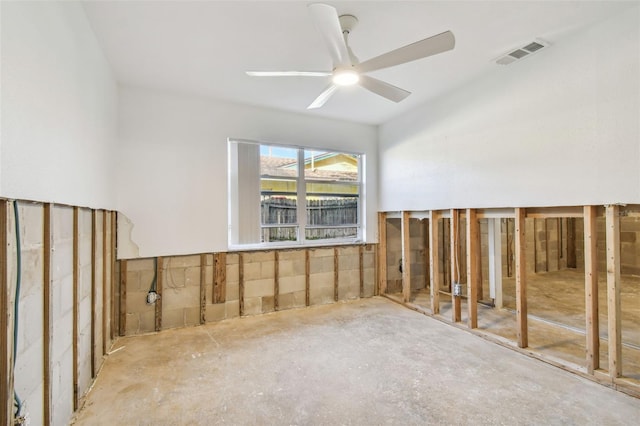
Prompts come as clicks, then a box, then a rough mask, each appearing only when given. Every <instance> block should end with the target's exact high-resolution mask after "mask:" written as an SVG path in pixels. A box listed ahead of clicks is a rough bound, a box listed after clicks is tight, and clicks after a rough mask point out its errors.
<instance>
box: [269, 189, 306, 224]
mask: <svg viewBox="0 0 640 426" xmlns="http://www.w3.org/2000/svg"><path fill="white" fill-rule="evenodd" d="M297 209H298V202H297V200H296V198H291V197H283V196H280V195H265V194H262V197H261V203H260V211H261V217H262V224H263V225H283V224H296V223H298V216H297V211H298V210H297Z"/></svg>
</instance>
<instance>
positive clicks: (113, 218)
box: [109, 211, 117, 341]
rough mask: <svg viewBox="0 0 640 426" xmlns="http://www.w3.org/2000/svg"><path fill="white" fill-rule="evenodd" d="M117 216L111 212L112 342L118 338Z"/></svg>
mask: <svg viewBox="0 0 640 426" xmlns="http://www.w3.org/2000/svg"><path fill="white" fill-rule="evenodd" d="M116 216H117V213H116V212H115V211H111V240H110V243H111V264H110V265H109V266H110V267H111V318H110V319H111V321H110V323H111V326H110V327H109V329H110V335H111V341H113V340H114V339H115V338H116V255H117V253H116V241H117V233H116V229H117V228H116Z"/></svg>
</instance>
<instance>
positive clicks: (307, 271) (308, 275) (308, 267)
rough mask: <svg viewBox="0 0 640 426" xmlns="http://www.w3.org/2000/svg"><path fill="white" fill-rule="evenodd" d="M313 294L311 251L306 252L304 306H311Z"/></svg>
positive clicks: (306, 250)
mask: <svg viewBox="0 0 640 426" xmlns="http://www.w3.org/2000/svg"><path fill="white" fill-rule="evenodd" d="M310 293H311V261H310V259H309V249H305V250H304V304H305V306H309V299H310Z"/></svg>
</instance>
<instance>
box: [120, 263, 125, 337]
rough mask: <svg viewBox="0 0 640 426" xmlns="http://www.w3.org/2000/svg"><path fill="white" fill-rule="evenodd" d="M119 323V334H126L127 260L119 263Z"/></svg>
mask: <svg viewBox="0 0 640 426" xmlns="http://www.w3.org/2000/svg"><path fill="white" fill-rule="evenodd" d="M119 314H120V321H119V334H120V336H124V335H125V334H126V332H127V259H122V260H121V261H120V312H119Z"/></svg>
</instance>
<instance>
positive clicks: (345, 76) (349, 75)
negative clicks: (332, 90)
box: [333, 69, 360, 86]
mask: <svg viewBox="0 0 640 426" xmlns="http://www.w3.org/2000/svg"><path fill="white" fill-rule="evenodd" d="M358 81H360V75H358V73H357V72H356V71H355V70H353V69H339V70H335V71H334V73H333V84H336V85H338V86H352V85H354V84H356V83H357V82H358Z"/></svg>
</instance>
